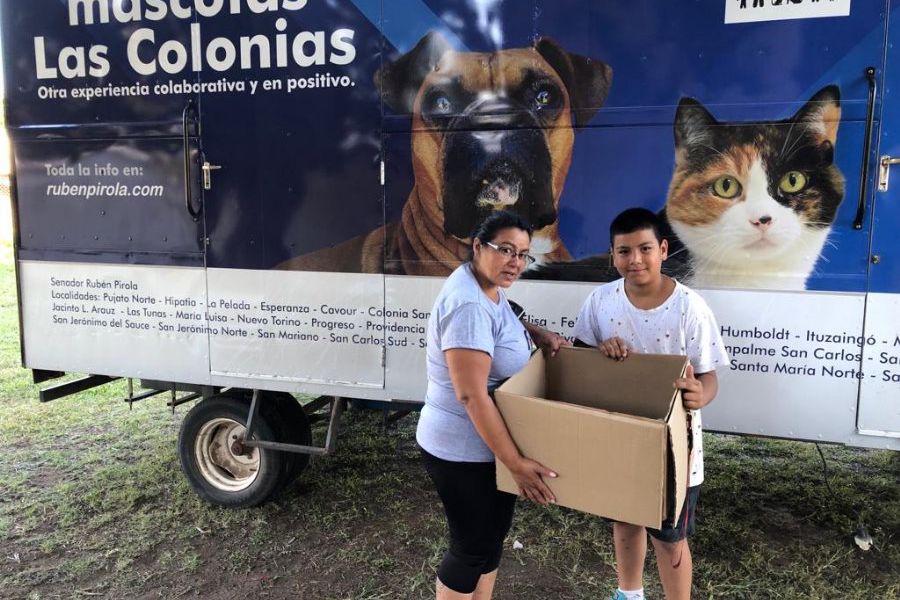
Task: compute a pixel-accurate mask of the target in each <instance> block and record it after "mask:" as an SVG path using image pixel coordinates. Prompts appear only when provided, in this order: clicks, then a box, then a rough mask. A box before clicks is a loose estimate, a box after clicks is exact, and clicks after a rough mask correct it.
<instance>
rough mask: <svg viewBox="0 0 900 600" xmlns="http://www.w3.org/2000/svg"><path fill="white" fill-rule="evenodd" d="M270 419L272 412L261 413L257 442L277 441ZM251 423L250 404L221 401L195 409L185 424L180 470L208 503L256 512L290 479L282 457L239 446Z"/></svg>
mask: <svg viewBox="0 0 900 600" xmlns="http://www.w3.org/2000/svg"><path fill="white" fill-rule="evenodd" d="M270 419H271V416H270V415H269V414H268V411H259V414H258V415H257V419H256V420H255V423H254V426H253V427H254V431H255V432H256V433H255V435H254V438H259V439H264V440H272V439H276V435H275V433H274V428H273V426H272V423H271V421H270ZM246 423H247V404H246V402H244V401H242V400H240V399H237V398H232V397H228V396H225V395H220V396H213V397H211V398H207V399H206V400H203V401H202V402H200V403H199V404H197V405H196V406H194V407H193V408H192V409H191V410H190V412H188V414H187V415H186V416H185V418H184V421H183V422H182V424H181V431H180V432H179V435H178V458H179V461H180V462H181V469H182V470H183V471H184V474H185V476H186V477H187V479H188V482H189V483H190V484H191V487H192V488H194V491H195V492H197V494H198V495H199V496H200V497H201V498H203V499H204V500H206V501H207V502H210V503H212V504H218V505H220V506H227V507H232V508H238V507H245V506H255V505H257V504H260V503H262V502H265V501H266V500H267V499H269V497H271V496H272V494H273V493H274V492H275V491H276V490H277V489H278V487H279V484H280V483H281V482H282V480H283V479H284V477H285V473H284V467H283V461H284V455H283V453H281V452H278V451H275V450H267V449H265V448H251V447H249V446H243V445H241V444H240V440H241V439H242V438H243V436H244V434H245V432H246V429H245V425H246Z"/></svg>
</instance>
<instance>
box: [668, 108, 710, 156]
mask: <svg viewBox="0 0 900 600" xmlns="http://www.w3.org/2000/svg"><path fill="white" fill-rule="evenodd" d="M717 124H718V121H716V119H715V117H713V116H712V115H711V114H710V113H709V111H708V110H706V108H704V107H703V105H702V104H700V103H699V102H697V101H696V100H694V99H693V98H682V99H681V102H679V103H678V109H677V110H676V111H675V147H676V148H683V147H685V146H694V145H698V144H701V145H708V144H709V143H710V142H711V141H712V128H713V127H714V126H715V125H717Z"/></svg>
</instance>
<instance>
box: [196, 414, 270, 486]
mask: <svg viewBox="0 0 900 600" xmlns="http://www.w3.org/2000/svg"><path fill="white" fill-rule="evenodd" d="M245 432H246V429H244V426H243V425H241V424H240V423H238V422H237V421H235V420H233V419H226V418H223V417H220V418H217V419H213V420H211V421H208V422H207V423H204V424H203V427H201V428H200V432H199V433H198V434H197V438H196V439H195V441H194V457H195V458H196V460H197V467H199V469H200V474H201V475H202V476H203V478H204V479H205V480H206V481H208V482H209V483H210V485H212V486H214V487H215V488H217V489H220V490H222V491H226V492H239V491H241V490H244V489H247V488H248V487H250V485H252V484H253V482H254V481H256V476H257V475H258V474H259V449H258V448H249V447H246V446H245V447H244V450H247V451H249V452H248V453H247V454H235V453H234V451H233V446H234V444H235V442H238V441H240V440H242V439H243V437H244V433H245Z"/></svg>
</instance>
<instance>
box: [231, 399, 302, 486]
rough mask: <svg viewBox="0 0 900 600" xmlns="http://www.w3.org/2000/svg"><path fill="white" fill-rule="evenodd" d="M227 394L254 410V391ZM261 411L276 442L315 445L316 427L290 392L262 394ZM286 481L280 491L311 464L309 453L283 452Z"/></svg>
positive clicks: (283, 471)
mask: <svg viewBox="0 0 900 600" xmlns="http://www.w3.org/2000/svg"><path fill="white" fill-rule="evenodd" d="M223 395H227V396H229V397H232V398H235V399H237V400H239V401H241V402H244V403H245V404H246V405H247V408H248V409H249V407H250V401H251V399H252V397H253V392H252V391H251V390H236V389H232V390H228V391H227V392H224V393H223ZM260 396H261V397H260V407H259V412H260V413H265V414H266V415H267V417H268V422H269V425H270V426H271V427H272V429H273V430H274V431H275V440H276V441H279V442H284V443H286V444H297V445H300V446H309V445H311V444H312V426H311V424H310V422H309V417H308V416H307V414H306V412H305V411H304V410H303V407H302V406H301V405H300V403H299V402H297V399H296V398H294V396H292V395H291V394H288V393H287V392H266V391H261V392H260ZM281 457H282V473H283V475H282V478H281V481H280V482H279V484H278V486H277V489H276V492H278V491H281V489H282V488H285V487H287V486H288V485H289V484H290V483H291V482H292V481H294V480H295V479H296V478H297V477H299V475H300V473H302V472H303V470H304V469H306V467H307V466H308V465H309V458H310V455H309V454H301V453H299V452H281Z"/></svg>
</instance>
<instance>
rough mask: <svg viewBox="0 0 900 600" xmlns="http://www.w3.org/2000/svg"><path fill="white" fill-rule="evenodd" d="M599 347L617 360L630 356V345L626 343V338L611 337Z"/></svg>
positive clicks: (598, 347) (606, 354)
mask: <svg viewBox="0 0 900 600" xmlns="http://www.w3.org/2000/svg"><path fill="white" fill-rule="evenodd" d="M597 349H598V350H600V352H602V353H603V354H604V355H605V356H608V357H609V358H612V359H615V360H625V359H626V358H628V346H626V345H625V340H623V339H622V338H620V337H611V338H609V339H608V340H604V341H602V342H600V345H599V346H597Z"/></svg>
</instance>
